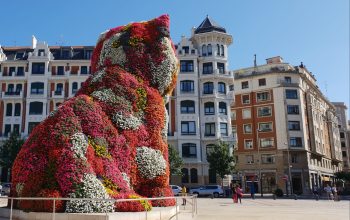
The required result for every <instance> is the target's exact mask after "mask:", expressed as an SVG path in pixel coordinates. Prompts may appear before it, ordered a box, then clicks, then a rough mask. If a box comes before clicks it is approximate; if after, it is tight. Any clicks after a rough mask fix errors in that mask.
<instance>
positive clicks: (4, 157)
mask: <svg viewBox="0 0 350 220" xmlns="http://www.w3.org/2000/svg"><path fill="white" fill-rule="evenodd" d="M23 144H24V139H21V138H20V137H19V136H18V135H17V134H15V133H11V134H10V137H9V139H7V140H6V141H5V142H4V143H3V145H1V146H0V166H2V167H4V168H8V169H11V168H12V165H13V162H14V161H15V159H16V156H17V154H18V152H19V151H20V150H21V147H22V145H23Z"/></svg>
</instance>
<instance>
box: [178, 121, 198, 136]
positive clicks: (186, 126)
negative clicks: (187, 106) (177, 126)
mask: <svg viewBox="0 0 350 220" xmlns="http://www.w3.org/2000/svg"><path fill="white" fill-rule="evenodd" d="M181 134H182V135H195V134H196V124H195V122H194V121H182V122H181Z"/></svg>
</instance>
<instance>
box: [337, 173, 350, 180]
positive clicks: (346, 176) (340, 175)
mask: <svg viewBox="0 0 350 220" xmlns="http://www.w3.org/2000/svg"><path fill="white" fill-rule="evenodd" d="M335 177H336V178H337V179H341V180H344V181H346V182H350V173H349V172H344V171H341V172H337V173H335Z"/></svg>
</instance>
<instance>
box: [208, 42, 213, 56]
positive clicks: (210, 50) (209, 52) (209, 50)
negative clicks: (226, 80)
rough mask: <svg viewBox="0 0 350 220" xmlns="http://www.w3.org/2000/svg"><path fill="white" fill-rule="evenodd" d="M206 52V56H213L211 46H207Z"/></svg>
mask: <svg viewBox="0 0 350 220" xmlns="http://www.w3.org/2000/svg"><path fill="white" fill-rule="evenodd" d="M207 51H208V56H211V55H212V54H213V49H212V48H211V44H208V47H207Z"/></svg>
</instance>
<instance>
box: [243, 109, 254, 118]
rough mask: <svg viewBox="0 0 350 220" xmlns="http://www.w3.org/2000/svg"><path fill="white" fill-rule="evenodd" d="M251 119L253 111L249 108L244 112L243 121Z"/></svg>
mask: <svg viewBox="0 0 350 220" xmlns="http://www.w3.org/2000/svg"><path fill="white" fill-rule="evenodd" d="M251 117H252V112H251V110H250V109H249V108H247V109H243V110H242V118H243V119H248V118H251Z"/></svg>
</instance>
